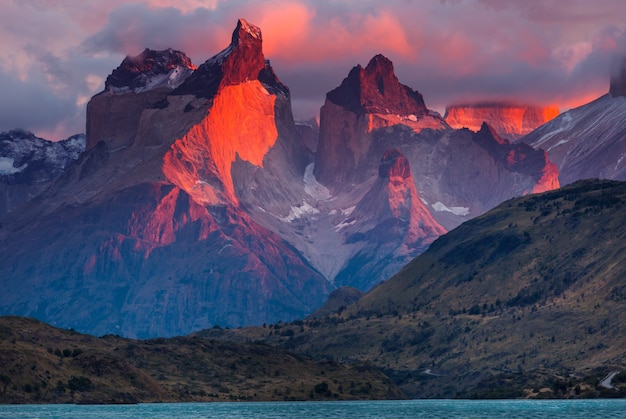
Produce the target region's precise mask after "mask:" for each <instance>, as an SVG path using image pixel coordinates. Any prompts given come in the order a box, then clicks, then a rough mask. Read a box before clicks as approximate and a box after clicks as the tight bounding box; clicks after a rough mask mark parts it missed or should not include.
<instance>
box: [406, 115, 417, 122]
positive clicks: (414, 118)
mask: <svg viewBox="0 0 626 419" xmlns="http://www.w3.org/2000/svg"><path fill="white" fill-rule="evenodd" d="M407 119H408V120H409V121H413V122H417V116H415V115H413V114H411V115H409V116H408V117H407Z"/></svg>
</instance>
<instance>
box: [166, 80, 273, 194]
mask: <svg viewBox="0 0 626 419" xmlns="http://www.w3.org/2000/svg"><path fill="white" fill-rule="evenodd" d="M275 101H276V96H274V95H272V94H270V93H269V92H268V91H267V90H266V89H265V88H264V87H263V85H262V84H261V83H260V82H259V81H258V80H255V81H250V82H247V83H242V84H237V85H231V86H225V87H223V88H221V89H220V91H219V92H218V93H217V95H216V96H215V97H214V98H213V106H212V107H211V108H210V109H209V113H208V115H207V116H206V117H205V118H204V119H203V120H202V122H200V123H199V124H197V125H195V126H194V127H192V128H191V129H190V130H189V132H188V133H187V134H186V135H185V136H183V137H182V138H180V139H179V140H177V141H175V143H174V144H173V145H172V147H171V149H170V151H169V152H168V153H167V154H166V155H165V157H164V159H163V173H164V174H165V175H166V176H167V178H168V179H169V180H170V181H171V182H172V183H174V184H175V185H177V186H178V187H180V188H181V189H183V190H184V191H185V192H187V193H188V194H189V195H191V196H192V197H193V198H194V200H195V201H196V202H197V203H199V204H202V205H215V204H225V203H232V204H237V203H238V200H237V197H236V195H235V190H234V186H233V180H232V177H231V173H230V170H231V165H232V163H233V162H234V161H235V158H236V157H237V156H239V158H240V159H242V160H245V161H247V162H249V163H251V164H254V165H256V166H260V167H262V166H263V158H264V157H265V155H266V154H267V152H268V151H269V150H270V149H271V148H272V147H273V146H274V143H275V142H276V139H277V138H278V131H277V129H276V122H275V114H274V103H275Z"/></svg>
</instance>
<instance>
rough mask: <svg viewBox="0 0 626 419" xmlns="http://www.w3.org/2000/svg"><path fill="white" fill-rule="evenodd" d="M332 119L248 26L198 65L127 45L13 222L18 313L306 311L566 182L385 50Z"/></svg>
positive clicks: (126, 327)
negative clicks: (475, 124) (78, 139)
mask: <svg viewBox="0 0 626 419" xmlns="http://www.w3.org/2000/svg"><path fill="white" fill-rule="evenodd" d="M315 132H316V127H305V126H296V125H295V123H294V121H293V116H292V113H291V106H290V95H289V90H288V88H287V87H286V86H284V85H283V84H282V83H281V82H280V81H279V80H278V78H277V76H276V75H275V74H274V71H273V70H272V67H271V66H270V64H269V61H267V60H265V57H264V55H263V51H262V38H261V32H260V30H259V29H258V28H256V27H255V26H253V25H251V24H249V23H247V22H245V21H243V20H240V21H239V23H238V25H237V28H236V29H235V31H234V33H233V37H232V42H231V44H230V45H229V46H228V47H227V48H226V49H225V50H223V51H222V52H220V53H219V54H217V55H216V56H214V57H213V58H211V59H209V60H207V61H206V62H205V63H203V64H202V65H200V66H199V67H198V68H195V67H194V66H193V65H192V64H191V62H190V61H189V59H188V58H187V57H186V56H185V55H184V54H183V53H181V52H178V51H173V50H165V51H151V50H145V51H143V52H142V53H141V54H140V55H139V56H137V57H128V58H127V59H125V60H124V62H123V63H122V65H121V66H120V67H119V68H118V69H116V70H114V71H113V73H112V74H111V76H109V78H108V79H107V82H106V85H105V89H104V91H103V92H101V93H99V94H98V95H96V96H94V97H93V98H92V100H91V101H90V102H89V104H88V107H87V147H86V148H87V149H86V151H85V153H84V154H83V155H82V156H81V158H80V159H79V160H78V161H77V163H76V164H75V165H74V166H73V167H72V169H71V170H69V171H68V172H66V173H65V174H64V175H62V177H61V178H60V179H59V180H58V181H57V182H55V183H54V184H53V185H52V187H51V188H50V189H48V190H47V191H46V192H45V193H43V194H41V195H39V196H38V197H37V198H36V199H34V200H33V201H31V202H30V204H29V206H28V207H27V208H26V209H25V210H24V211H20V212H19V213H17V212H13V213H11V214H9V215H8V216H7V217H4V218H3V219H2V225H3V228H2V229H0V259H2V260H6V261H10V262H8V263H5V264H2V265H1V266H0V277H2V278H7V279H6V280H4V281H3V282H2V283H1V285H0V286H1V287H2V288H1V289H0V307H1V310H2V313H3V314H9V313H11V314H20V315H28V316H34V317H37V318H39V319H42V320H44V321H47V322H50V323H54V324H57V325H60V326H65V327H74V328H76V329H79V330H81V331H87V332H90V333H96V334H103V333H119V334H123V335H126V336H139V337H147V336H165V335H173V334H182V333H187V332H190V331H192V330H197V329H200V328H203V327H210V326H212V325H215V324H219V325H222V326H239V325H245V324H260V323H263V322H276V321H278V320H290V319H294V318H297V317H304V316H305V315H307V314H309V313H311V312H312V311H313V310H314V309H315V308H317V307H319V306H320V305H321V304H322V302H323V301H324V299H325V297H326V296H327V295H328V294H329V293H330V291H331V290H332V289H333V288H335V287H337V286H340V285H352V286H356V287H359V288H360V289H362V290H366V289H369V288H371V287H372V286H373V285H375V284H376V283H378V282H380V281H382V280H385V279H387V278H388V277H389V276H390V275H392V274H393V273H395V272H397V271H398V270H399V269H400V268H401V267H402V266H403V265H404V264H406V263H407V262H408V261H409V260H411V259H412V258H413V257H414V256H416V255H417V254H419V253H421V252H423V251H424V250H425V249H426V248H427V246H428V245H429V244H430V243H431V242H432V241H433V240H434V239H435V238H436V237H438V236H439V235H441V234H443V233H444V232H445V231H446V229H447V228H452V227H455V226H457V225H458V224H460V223H461V222H462V221H464V220H467V219H469V218H471V217H473V216H476V215H479V214H481V213H482V212H484V211H486V210H487V209H489V208H491V207H493V206H495V205H496V204H498V203H499V202H501V201H503V200H505V199H508V198H510V197H513V196H518V195H523V194H526V193H531V192H536V191H539V190H544V189H549V188H552V187H555V186H558V181H556V175H557V174H556V172H555V170H554V167H553V166H551V164H550V163H549V161H548V160H547V158H546V155H545V153H544V152H543V151H541V150H538V151H535V150H533V149H532V148H530V147H527V146H525V145H523V144H510V143H509V142H508V141H506V140H503V139H501V138H500V137H499V136H498V135H497V134H496V133H495V132H494V131H493V130H491V129H489V127H488V126H484V127H483V128H482V129H481V130H480V131H479V132H478V133H472V132H471V131H469V130H454V129H451V128H450V127H449V126H448V125H447V124H446V123H445V121H444V120H443V119H442V118H441V117H440V116H439V115H438V114H437V113H436V112H433V111H430V110H428V108H427V107H426V106H425V104H424V100H423V98H422V96H421V95H420V94H419V93H418V92H416V91H414V90H412V89H411V88H409V87H407V86H404V85H402V84H401V83H400V82H399V81H398V79H397V77H396V76H395V74H394V72H393V65H392V63H391V62H390V61H389V60H388V59H387V58H385V57H383V56H382V55H378V56H376V57H374V58H373V59H372V60H371V61H370V63H369V64H368V65H367V66H366V67H365V68H362V67H361V66H357V67H355V68H354V69H352V71H351V72H350V73H349V75H348V77H347V78H346V79H345V80H344V81H343V82H342V83H341V85H340V86H339V87H337V88H336V89H334V90H333V91H331V92H330V93H328V96H327V100H326V103H325V104H324V106H323V107H322V110H321V120H320V126H319V142H318V143H317V144H316V143H315V138H312V137H313V135H314V133H315ZM312 152H315V155H313V154H312Z"/></svg>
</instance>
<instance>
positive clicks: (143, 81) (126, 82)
mask: <svg viewBox="0 0 626 419" xmlns="http://www.w3.org/2000/svg"><path fill="white" fill-rule="evenodd" d="M195 68H196V67H195V66H194V65H193V64H192V63H191V60H190V59H189V57H187V56H186V55H185V54H184V53H183V52H180V51H176V50H173V49H171V48H170V49H167V50H164V51H154V50H151V49H148V48H146V49H145V50H144V51H143V52H142V53H141V54H139V55H136V56H134V57H131V56H127V57H126V58H124V61H122V64H120V66H119V67H118V68H116V69H115V70H113V72H112V73H111V74H110V75H109V76H108V77H107V79H106V82H105V84H104V88H105V90H110V91H115V92H124V91H129V90H141V89H148V88H150V87H151V84H162V83H164V82H165V83H167V82H169V83H170V86H172V87H177V86H178V85H179V84H180V83H182V81H183V80H184V79H185V77H186V76H189V74H191V71H193V70H195ZM167 76H172V77H169V78H168V77H167ZM166 78H167V80H164V79H166Z"/></svg>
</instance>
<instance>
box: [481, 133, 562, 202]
mask: <svg viewBox="0 0 626 419" xmlns="http://www.w3.org/2000/svg"><path fill="white" fill-rule="evenodd" d="M474 140H475V141H476V142H477V143H478V144H480V146H481V147H483V148H484V149H485V150H487V152H488V153H489V155H490V156H492V157H493V158H494V159H496V160H498V161H499V162H501V164H502V165H503V167H504V168H505V169H507V170H509V171H511V172H518V173H521V174H524V175H528V176H530V177H531V178H532V179H534V180H535V186H534V187H533V189H532V190H531V193H539V192H546V191H550V190H552V189H557V188H558V187H559V179H558V176H559V171H558V168H557V166H556V165H555V164H554V163H552V162H551V161H550V160H549V158H548V153H546V152H545V151H544V150H541V149H538V150H535V149H534V148H532V147H531V146H529V145H528V144H526V143H524V142H517V143H514V144H510V143H509V142H508V141H507V140H505V139H503V138H501V137H500V136H499V135H498V134H497V133H496V132H495V130H494V129H493V128H491V127H490V126H489V125H488V124H487V123H485V122H483V124H482V127H481V128H480V131H478V132H477V133H476V135H475V136H474Z"/></svg>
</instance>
